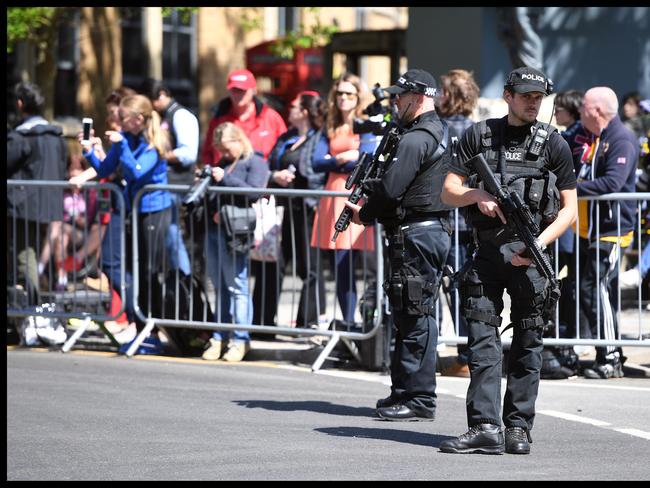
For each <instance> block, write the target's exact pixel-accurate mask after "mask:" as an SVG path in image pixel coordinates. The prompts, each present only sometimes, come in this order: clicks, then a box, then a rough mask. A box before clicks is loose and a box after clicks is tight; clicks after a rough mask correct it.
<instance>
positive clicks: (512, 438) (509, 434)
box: [506, 427, 533, 454]
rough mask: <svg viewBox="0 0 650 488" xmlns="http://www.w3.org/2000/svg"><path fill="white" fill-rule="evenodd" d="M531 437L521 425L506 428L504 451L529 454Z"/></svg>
mask: <svg viewBox="0 0 650 488" xmlns="http://www.w3.org/2000/svg"><path fill="white" fill-rule="evenodd" d="M531 442H533V438H532V437H531V436H530V432H528V431H527V430H526V429H524V428H522V427H507V428H506V452H507V453H509V454H529V453H530V443H531Z"/></svg>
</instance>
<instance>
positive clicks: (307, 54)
mask: <svg viewBox="0 0 650 488" xmlns="http://www.w3.org/2000/svg"><path fill="white" fill-rule="evenodd" d="M272 43H273V41H266V42H263V43H261V44H258V45H257V46H253V47H251V48H248V49H247V50H246V68H247V69H249V70H250V71H251V72H252V73H253V74H254V75H255V78H256V80H257V87H258V93H259V95H260V96H262V97H263V98H264V99H265V100H266V101H267V102H268V103H269V105H270V106H272V107H273V108H274V109H276V110H277V111H278V112H280V113H281V114H282V116H283V117H284V118H285V120H286V118H287V115H288V112H289V111H288V104H289V102H290V101H291V100H293V98H294V97H295V96H296V95H297V94H298V93H300V92H301V91H303V90H316V91H319V89H320V88H321V84H322V80H323V56H324V49H323V48H321V47H313V48H303V49H295V50H294V56H293V58H292V59H286V58H280V57H278V56H275V55H274V54H273V53H272V52H271V51H270V50H269V47H270V46H271V44H272ZM321 95H323V94H322V93H321Z"/></svg>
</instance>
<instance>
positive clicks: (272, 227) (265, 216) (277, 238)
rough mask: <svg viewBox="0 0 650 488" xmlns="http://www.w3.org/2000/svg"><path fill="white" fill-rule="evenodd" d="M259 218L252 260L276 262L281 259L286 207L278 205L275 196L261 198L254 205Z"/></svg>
mask: <svg viewBox="0 0 650 488" xmlns="http://www.w3.org/2000/svg"><path fill="white" fill-rule="evenodd" d="M253 208H254V209H255V214H256V216H257V226H256V227H255V235H254V244H253V248H252V249H251V259H254V260H255V261H263V262H275V261H277V260H278V259H279V258H280V253H281V252H282V249H281V247H280V246H281V238H282V218H283V216H284V207H282V206H279V205H276V203H275V196H273V195H271V196H270V197H269V198H268V199H267V198H260V199H259V200H258V201H256V202H255V203H253Z"/></svg>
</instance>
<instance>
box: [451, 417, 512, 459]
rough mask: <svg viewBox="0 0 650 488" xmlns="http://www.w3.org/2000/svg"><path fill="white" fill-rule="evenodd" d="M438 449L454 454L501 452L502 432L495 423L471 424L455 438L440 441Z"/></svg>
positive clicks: (502, 445) (502, 446)
mask: <svg viewBox="0 0 650 488" xmlns="http://www.w3.org/2000/svg"><path fill="white" fill-rule="evenodd" d="M440 450H441V451H442V452H453V453H456V454H471V453H478V454H503V452H504V450H505V443H504V440H503V432H501V427H499V426H498V425H495V424H477V425H472V426H471V427H470V428H469V430H468V431H467V432H465V433H464V434H461V435H459V436H458V437H456V438H455V439H449V440H447V441H442V442H441V443H440Z"/></svg>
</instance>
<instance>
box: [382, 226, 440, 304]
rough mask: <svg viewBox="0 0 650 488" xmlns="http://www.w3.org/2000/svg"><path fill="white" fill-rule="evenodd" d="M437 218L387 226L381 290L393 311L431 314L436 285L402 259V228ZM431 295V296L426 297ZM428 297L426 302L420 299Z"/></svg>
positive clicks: (436, 290)
mask: <svg viewBox="0 0 650 488" xmlns="http://www.w3.org/2000/svg"><path fill="white" fill-rule="evenodd" d="M436 223H438V220H427V221H421V222H411V223H405V224H403V225H398V226H395V227H392V228H391V229H390V231H388V229H387V237H388V251H389V260H390V267H391V268H390V269H391V272H390V276H389V278H388V280H387V281H385V282H384V285H383V287H384V292H385V293H386V295H387V296H388V301H389V302H390V305H391V308H392V311H393V313H399V314H402V315H406V316H422V315H434V313H435V307H434V306H433V304H434V303H435V302H436V299H437V295H438V287H435V289H434V284H433V283H431V282H428V281H426V280H425V278H424V277H423V276H422V274H421V273H420V271H419V270H418V269H416V268H415V267H413V266H411V265H410V264H409V263H407V262H405V259H404V258H405V249H404V231H406V230H408V229H411V228H418V227H427V226H430V225H434V224H436ZM429 297H432V299H431V300H428V298H429ZM425 301H428V302H429V304H428V305H427V304H425V303H424V302H425Z"/></svg>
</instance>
